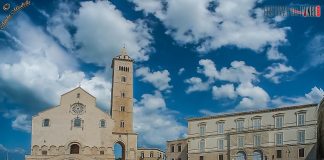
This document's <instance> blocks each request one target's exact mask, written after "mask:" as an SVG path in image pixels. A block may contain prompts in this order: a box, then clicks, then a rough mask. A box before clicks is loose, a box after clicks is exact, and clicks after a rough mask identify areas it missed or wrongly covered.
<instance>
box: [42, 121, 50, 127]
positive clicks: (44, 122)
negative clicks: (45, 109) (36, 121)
mask: <svg viewBox="0 0 324 160" xmlns="http://www.w3.org/2000/svg"><path fill="white" fill-rule="evenodd" d="M49 125H50V120H49V119H44V120H43V127H49Z"/></svg>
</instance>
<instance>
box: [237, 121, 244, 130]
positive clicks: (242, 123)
mask: <svg viewBox="0 0 324 160" xmlns="http://www.w3.org/2000/svg"><path fill="white" fill-rule="evenodd" d="M243 129H244V120H243V119H240V120H236V131H237V132H241V131H243Z"/></svg>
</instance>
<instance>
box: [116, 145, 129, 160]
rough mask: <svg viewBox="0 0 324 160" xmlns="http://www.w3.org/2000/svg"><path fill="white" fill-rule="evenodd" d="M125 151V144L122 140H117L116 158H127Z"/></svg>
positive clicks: (122, 159) (121, 159)
mask: <svg viewBox="0 0 324 160" xmlns="http://www.w3.org/2000/svg"><path fill="white" fill-rule="evenodd" d="M125 151H126V149H125V144H124V143H123V142H120V141H118V142H116V143H115V145H114V155H115V160H126V157H125Z"/></svg>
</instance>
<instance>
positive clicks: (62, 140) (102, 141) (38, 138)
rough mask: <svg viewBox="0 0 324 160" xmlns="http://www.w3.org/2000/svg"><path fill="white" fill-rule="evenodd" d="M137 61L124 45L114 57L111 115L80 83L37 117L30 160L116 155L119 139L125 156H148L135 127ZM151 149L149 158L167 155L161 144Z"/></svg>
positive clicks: (129, 159) (125, 158)
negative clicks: (138, 138)
mask: <svg viewBox="0 0 324 160" xmlns="http://www.w3.org/2000/svg"><path fill="white" fill-rule="evenodd" d="M133 62H134V61H133V59H132V58H131V57H129V56H128V55H127V52H126V49H125V48H122V49H121V53H120V54H119V55H118V56H116V57H115V58H113V60H112V65H111V68H112V90H111V110H110V114H108V113H106V112H104V111H102V110H101V109H99V108H98V107H97V106H96V98H95V97H94V96H92V95H91V94H89V93H88V92H87V91H85V90H84V89H82V88H81V87H77V88H75V89H73V90H71V91H69V92H67V93H65V94H63V95H62V96H61V99H60V104H59V105H57V106H55V107H51V108H49V109H48V110H45V111H43V112H40V113H38V114H37V115H35V116H33V118H32V139H31V140H32V142H31V154H30V155H26V160H45V159H46V160H47V159H48V160H63V159H68V160H74V159H79V160H92V159H99V160H113V159H115V158H116V157H115V155H114V145H115V144H119V145H120V146H121V148H122V151H121V152H122V160H135V159H144V154H143V153H144V152H143V151H140V149H139V150H138V149H137V134H136V133H135V132H134V131H133ZM146 150H149V151H150V153H151V154H150V155H149V157H150V159H162V158H163V157H164V155H163V152H162V151H160V150H158V149H146ZM138 151H140V152H141V153H142V154H141V153H137V152H138Z"/></svg>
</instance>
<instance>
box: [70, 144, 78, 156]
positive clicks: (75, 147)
mask: <svg viewBox="0 0 324 160" xmlns="http://www.w3.org/2000/svg"><path fill="white" fill-rule="evenodd" d="M79 153H80V146H79V145H78V144H72V145H71V146H70V154H79Z"/></svg>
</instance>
